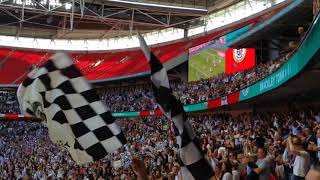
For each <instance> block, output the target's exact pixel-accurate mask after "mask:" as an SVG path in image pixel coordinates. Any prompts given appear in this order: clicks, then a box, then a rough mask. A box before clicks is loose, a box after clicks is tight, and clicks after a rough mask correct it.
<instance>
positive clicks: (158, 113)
mask: <svg viewBox="0 0 320 180" xmlns="http://www.w3.org/2000/svg"><path fill="white" fill-rule="evenodd" d="M154 115H155V116H161V115H163V113H162V111H161V110H160V109H156V110H154Z"/></svg>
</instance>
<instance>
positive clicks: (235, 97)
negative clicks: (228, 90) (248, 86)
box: [227, 91, 240, 104]
mask: <svg viewBox="0 0 320 180" xmlns="http://www.w3.org/2000/svg"><path fill="white" fill-rule="evenodd" d="M239 97H240V91H237V92H235V93H232V94H229V95H228V96H227V101H228V104H234V103H237V102H239Z"/></svg>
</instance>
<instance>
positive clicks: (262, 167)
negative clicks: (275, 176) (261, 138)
mask: <svg viewBox="0 0 320 180" xmlns="http://www.w3.org/2000/svg"><path fill="white" fill-rule="evenodd" d="M266 154H267V151H266V150H265V149H264V148H259V149H258V161H257V162H256V164H257V166H258V168H255V169H254V171H255V172H256V173H257V174H259V180H269V179H270V176H271V169H270V163H269V159H268V158H267V157H266Z"/></svg>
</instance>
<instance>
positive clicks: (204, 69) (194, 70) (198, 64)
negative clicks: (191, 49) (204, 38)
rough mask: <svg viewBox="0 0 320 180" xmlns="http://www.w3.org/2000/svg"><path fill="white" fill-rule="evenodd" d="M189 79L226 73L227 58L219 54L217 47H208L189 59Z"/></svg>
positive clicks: (195, 79) (196, 79)
mask: <svg viewBox="0 0 320 180" xmlns="http://www.w3.org/2000/svg"><path fill="white" fill-rule="evenodd" d="M188 66H189V68H188V71H189V72H188V81H189V82H190V81H198V80H201V79H208V78H211V77H214V76H216V75H218V74H220V73H224V70H225V59H224V58H223V57H221V56H219V55H218V50H217V49H212V48H209V49H206V50H203V51H201V52H199V53H198V54H194V55H192V56H191V57H190V59H189V64H188Z"/></svg>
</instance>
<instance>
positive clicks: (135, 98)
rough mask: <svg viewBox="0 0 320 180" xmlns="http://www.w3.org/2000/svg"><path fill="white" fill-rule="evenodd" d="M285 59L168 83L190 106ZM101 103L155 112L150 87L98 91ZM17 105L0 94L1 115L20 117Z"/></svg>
mask: <svg viewBox="0 0 320 180" xmlns="http://www.w3.org/2000/svg"><path fill="white" fill-rule="evenodd" d="M286 60H287V58H286V57H283V58H280V59H279V60H278V61H268V62H267V63H264V64H263V63H261V64H259V65H258V66H256V67H255V68H254V69H251V70H248V71H243V72H240V73H237V74H233V75H227V74H220V75H218V76H216V77H213V78H210V79H203V80H201V81H196V82H191V83H186V82H181V81H179V82H171V85H172V89H173V91H174V94H175V95H176V96H177V97H180V100H181V102H182V103H183V104H185V105H189V104H194V103H199V102H203V101H207V100H209V99H214V98H217V97H221V96H224V95H227V94H230V93H232V92H234V91H237V90H240V89H242V88H244V87H246V86H248V85H250V84H252V83H254V82H256V81H259V80H260V79H262V78H264V77H266V76H267V75H269V74H271V73H272V72H274V71H276V70H277V69H278V68H279V67H280V66H281V64H282V63H284V62H286ZM98 93H99V94H100V97H101V99H102V100H103V101H104V102H105V103H106V104H107V106H108V107H110V108H111V111H112V112H127V111H143V110H155V109H158V106H157V104H156V103H154V101H153V93H152V88H151V85H150V84H146V85H139V86H129V87H119V88H108V89H99V90H98ZM19 112H20V111H19V104H18V102H17V98H16V95H15V92H14V91H0V113H2V114H10V113H19Z"/></svg>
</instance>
